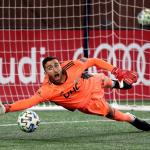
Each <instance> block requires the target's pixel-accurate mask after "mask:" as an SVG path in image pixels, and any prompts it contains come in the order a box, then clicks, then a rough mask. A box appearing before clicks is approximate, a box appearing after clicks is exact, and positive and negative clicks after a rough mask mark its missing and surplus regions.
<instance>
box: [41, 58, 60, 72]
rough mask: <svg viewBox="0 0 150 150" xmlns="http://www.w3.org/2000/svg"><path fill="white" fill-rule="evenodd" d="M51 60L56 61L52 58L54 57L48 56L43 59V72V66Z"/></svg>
mask: <svg viewBox="0 0 150 150" xmlns="http://www.w3.org/2000/svg"><path fill="white" fill-rule="evenodd" d="M53 59H57V58H56V57H54V56H48V57H45V58H44V59H43V61H42V65H43V68H44V70H45V64H46V63H47V62H48V61H51V60H53Z"/></svg>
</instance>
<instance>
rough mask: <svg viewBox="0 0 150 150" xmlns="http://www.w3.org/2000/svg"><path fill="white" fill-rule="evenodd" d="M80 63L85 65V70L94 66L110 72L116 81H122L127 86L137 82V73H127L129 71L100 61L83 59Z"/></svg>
mask: <svg viewBox="0 0 150 150" xmlns="http://www.w3.org/2000/svg"><path fill="white" fill-rule="evenodd" d="M81 61H83V62H84V63H85V68H86V69H87V68H89V67H92V66H96V67H98V68H101V69H103V70H107V71H110V72H111V73H112V74H113V75H114V76H115V77H116V79H118V80H119V81H122V80H123V81H125V82H126V83H127V84H133V83H136V81H137V73H136V72H134V71H129V70H121V69H119V68H117V67H115V66H113V65H111V64H110V63H108V62H106V61H104V60H102V59H98V58H88V59H86V58H83V59H81Z"/></svg>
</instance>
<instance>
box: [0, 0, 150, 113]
mask: <svg viewBox="0 0 150 150" xmlns="http://www.w3.org/2000/svg"><path fill="white" fill-rule="evenodd" d="M147 7H149V8H147ZM149 9H150V5H149V1H147V0H139V1H138V2H137V1H127V0H125V1H119V0H116V1H104V0H101V1H98V0H96V1H92V0H74V1H68V0H63V1H61V0H58V1H55V0H52V1H49V0H33V1H17V0H11V1H8V0H2V1H1V2H0V17H1V22H0V35H1V36H0V99H1V100H2V102H3V103H13V102H14V101H18V100H21V99H24V98H28V97H30V96H32V95H33V94H34V93H35V92H36V91H37V89H38V88H39V86H40V84H41V83H42V81H43V78H44V70H43V68H42V60H43V59H44V57H46V56H48V55H54V56H56V57H58V58H59V60H60V61H65V60H71V59H74V60H75V59H78V58H81V57H82V56H86V57H93V58H102V59H104V60H106V61H108V62H110V63H112V64H114V65H115V66H117V67H119V68H121V69H131V70H134V71H136V72H137V73H138V81H137V83H136V84H135V85H134V87H133V88H132V89H131V90H129V91H121V90H106V95H105V96H106V100H108V101H110V103H113V105H114V106H117V107H118V106H121V107H120V108H123V109H127V108H129V109H136V108H137V109H138V110H141V109H142V108H144V110H148V111H149V110H150V108H149V106H150V94H149V93H150V59H149V58H150V38H149V34H150V21H149V20H150V11H149ZM89 72H90V73H97V72H103V71H102V70H100V69H96V68H95V67H93V68H90V69H89ZM104 73H105V74H106V75H108V76H110V77H111V78H114V77H113V76H112V75H111V74H110V73H108V72H104ZM115 104H117V105H115ZM131 106H132V107H131ZM34 109H44V110H46V109H51V110H53V109H62V108H61V107H58V106H56V105H53V104H49V105H47V104H40V105H39V106H36V107H34Z"/></svg>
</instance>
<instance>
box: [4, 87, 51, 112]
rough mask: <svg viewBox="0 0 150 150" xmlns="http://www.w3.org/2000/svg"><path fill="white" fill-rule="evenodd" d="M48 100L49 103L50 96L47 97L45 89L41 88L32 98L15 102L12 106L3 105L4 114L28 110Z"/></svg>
mask: <svg viewBox="0 0 150 150" xmlns="http://www.w3.org/2000/svg"><path fill="white" fill-rule="evenodd" d="M48 100H49V101H50V96H48V93H47V92H46V89H45V88H43V87H42V88H39V90H38V91H37V92H36V93H35V94H34V95H33V96H32V97H30V98H27V99H22V100H19V101H16V102H15V103H13V104H8V105H5V108H6V112H15V111H20V110H25V109H27V108H30V107H32V106H35V105H37V104H39V103H41V102H44V101H48Z"/></svg>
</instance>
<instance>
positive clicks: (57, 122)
mask: <svg viewBox="0 0 150 150" xmlns="http://www.w3.org/2000/svg"><path fill="white" fill-rule="evenodd" d="M143 120H145V121H150V119H143ZM113 121H114V120H108V119H103V120H80V121H79V120H76V121H55V122H41V123H40V124H73V123H88V122H113ZM9 126H17V124H16V123H14V124H9V123H8V124H0V127H9Z"/></svg>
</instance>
